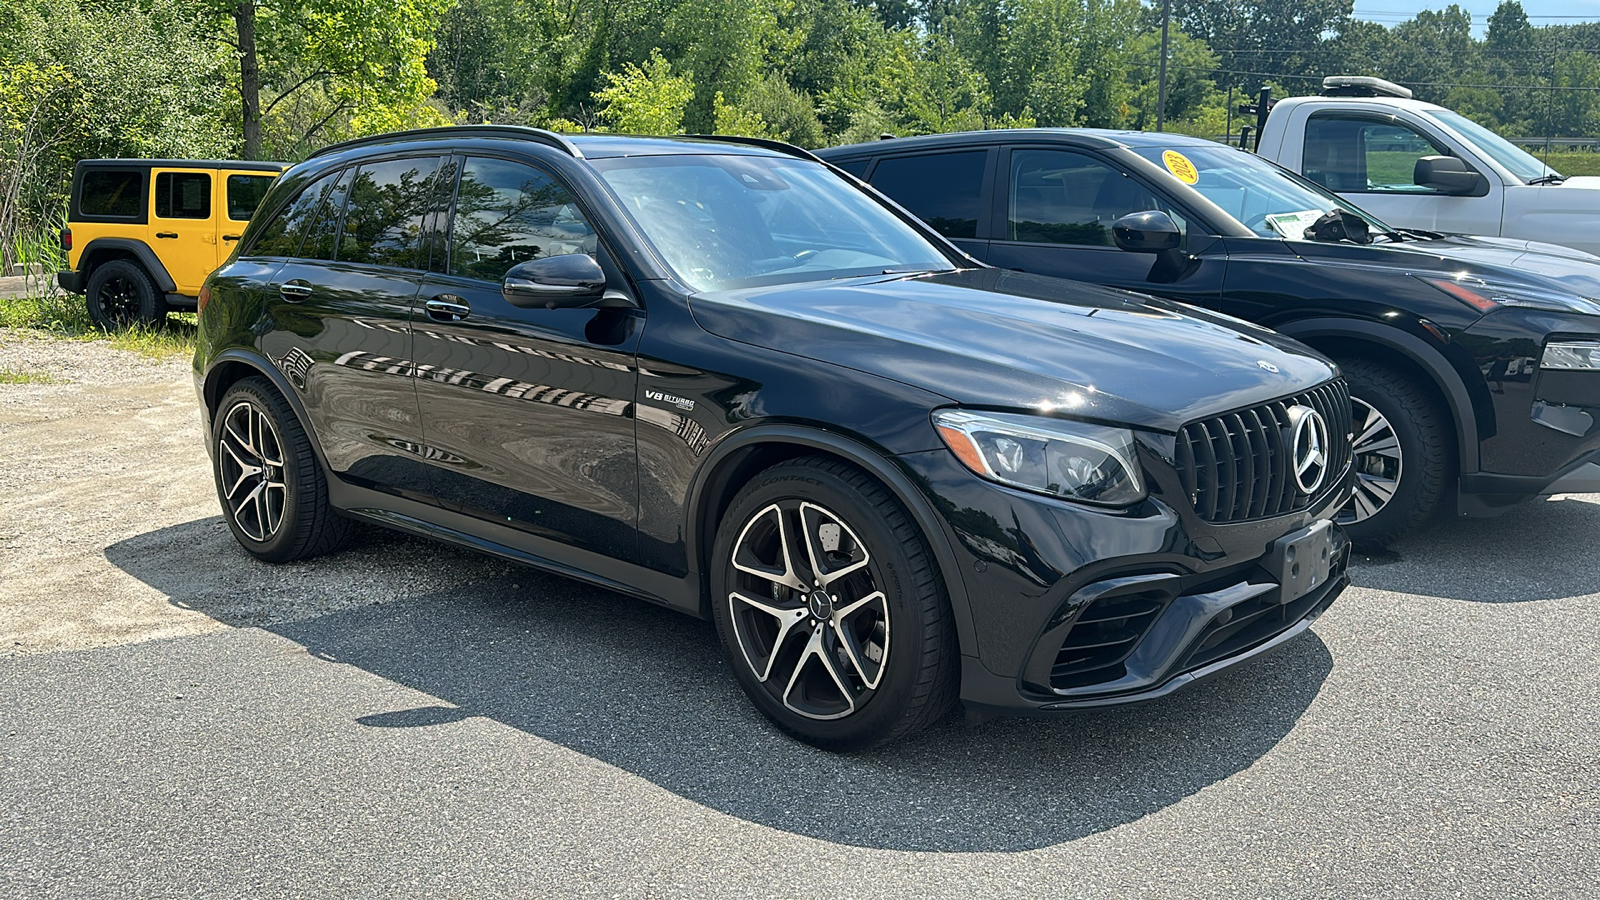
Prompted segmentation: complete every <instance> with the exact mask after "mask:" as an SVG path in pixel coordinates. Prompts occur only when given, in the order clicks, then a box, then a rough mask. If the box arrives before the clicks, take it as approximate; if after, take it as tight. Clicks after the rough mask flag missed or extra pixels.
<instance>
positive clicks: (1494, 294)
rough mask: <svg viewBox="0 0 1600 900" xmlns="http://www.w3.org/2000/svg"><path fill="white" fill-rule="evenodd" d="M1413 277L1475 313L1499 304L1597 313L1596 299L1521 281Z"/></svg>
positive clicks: (1598, 309)
mask: <svg viewBox="0 0 1600 900" xmlns="http://www.w3.org/2000/svg"><path fill="white" fill-rule="evenodd" d="M1416 277H1417V278H1420V279H1422V280H1423V281H1425V282H1427V283H1428V284H1431V285H1433V286H1434V287H1436V288H1438V289H1439V290H1441V291H1444V292H1445V293H1446V294H1449V295H1450V296H1452V297H1454V298H1456V299H1457V300H1460V301H1461V302H1462V303H1465V304H1467V305H1468V306H1471V307H1472V308H1473V309H1476V310H1478V311H1479V312H1485V313H1487V312H1493V311H1494V310H1496V309H1498V308H1500V307H1502V306H1523V307H1527V308H1529V309H1548V310H1552V311H1555V312H1576V313H1585V314H1587V315H1591V316H1600V301H1597V300H1594V299H1593V298H1590V297H1584V296H1581V295H1578V294H1569V293H1564V292H1562V291H1552V290H1546V289H1544V288H1537V287H1531V286H1529V285H1523V284H1500V283H1498V282H1493V281H1484V280H1483V279H1481V278H1472V277H1470V276H1462V277H1460V278H1440V277H1434V276H1423V275H1418V276H1416Z"/></svg>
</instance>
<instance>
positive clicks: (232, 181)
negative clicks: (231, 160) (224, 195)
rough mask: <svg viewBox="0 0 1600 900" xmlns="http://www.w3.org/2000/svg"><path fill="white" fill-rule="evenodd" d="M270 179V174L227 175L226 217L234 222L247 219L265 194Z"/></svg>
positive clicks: (271, 179) (269, 184)
mask: <svg viewBox="0 0 1600 900" xmlns="http://www.w3.org/2000/svg"><path fill="white" fill-rule="evenodd" d="M272 181H273V178H272V176H271V175H229V176H228V182H227V187H228V218H230V219H232V220H233V221H235V222H247V221H249V220H250V217H251V216H253V215H255V212H256V208H257V207H259V206H260V205H261V200H262V198H263V197H265V196H267V189H268V188H270V187H272Z"/></svg>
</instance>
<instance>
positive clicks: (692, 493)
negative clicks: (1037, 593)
mask: <svg viewBox="0 0 1600 900" xmlns="http://www.w3.org/2000/svg"><path fill="white" fill-rule="evenodd" d="M773 444H781V445H788V446H790V447H802V448H809V449H813V450H819V451H822V452H824V453H827V454H829V455H832V456H836V457H839V458H841V459H843V460H845V461H846V462H849V463H850V464H852V465H855V466H858V467H860V468H861V469H862V470H863V471H865V472H867V473H868V474H869V475H871V476H872V477H873V478H876V479H877V480H878V482H879V483H881V484H882V485H883V486H884V487H886V488H888V490H889V493H891V494H892V495H894V498H895V499H896V500H898V501H900V505H901V506H903V507H904V508H905V510H906V512H908V513H910V515H911V518H912V521H914V522H915V523H916V525H917V528H918V530H920V531H921V532H922V535H923V537H924V539H925V540H927V542H928V548H929V549H930V550H932V551H933V558H934V562H935V564H937V565H938V567H939V580H940V581H941V582H942V583H943V584H944V586H945V593H946V596H948V597H949V598H950V611H951V613H952V614H953V615H954V618H955V625H956V637H957V641H958V642H959V646H960V652H961V655H962V656H973V657H975V656H977V655H978V641H977V632H976V629H975V628H974V627H973V624H972V605H971V602H970V601H969V600H968V597H967V588H966V582H965V581H964V580H963V579H962V577H961V568H960V565H959V563H958V562H957V560H956V554H955V550H954V548H953V547H952V546H951V544H950V538H949V536H948V534H947V533H946V531H945V528H944V526H943V525H942V524H941V519H940V518H939V517H938V516H937V515H935V513H934V511H933V506H932V504H930V503H929V502H928V499H927V498H926V497H925V496H924V495H923V494H922V492H921V491H919V490H918V489H917V487H916V485H915V484H914V483H913V482H912V480H911V478H910V477H909V476H908V475H907V474H906V473H905V471H904V470H902V469H901V468H900V467H899V466H896V465H895V464H894V462H893V459H892V458H891V457H888V456H885V455H884V454H883V453H881V452H879V451H877V450H874V449H872V448H871V447H870V446H868V445H867V444H865V443H862V442H861V441H858V440H856V439H854V438H850V437H845V436H844V435H841V434H838V433H835V432H831V431H826V430H824V429H822V428H817V427H808V426H804V425H792V424H783V425H779V424H773V425H753V426H750V427H748V428H745V429H743V430H741V431H738V432H735V433H734V434H732V435H729V436H728V437H726V438H723V439H722V440H721V441H719V442H717V444H716V445H715V446H713V447H712V449H711V451H710V453H708V454H707V456H706V458H705V459H704V460H702V461H701V463H700V465H699V467H698V468H697V469H696V470H695V473H694V477H693V479H692V480H691V481H690V485H689V497H688V517H687V520H686V521H685V523H684V536H685V549H686V550H687V555H686V562H687V563H688V568H689V572H690V577H691V578H692V579H695V580H698V581H699V583H700V584H701V585H702V586H703V587H702V590H704V591H706V592H707V593H706V594H704V595H703V596H702V603H709V602H710V595H709V590H710V586H709V582H708V581H707V580H706V578H705V577H704V575H705V573H704V572H703V571H701V570H702V568H703V566H702V565H701V562H702V560H704V559H705V554H706V553H707V552H709V550H710V547H709V546H708V544H707V543H706V541H704V540H703V531H702V526H706V525H708V526H710V528H709V529H706V530H708V531H709V532H710V534H711V535H712V538H713V539H714V537H715V534H716V528H715V526H716V523H715V522H710V521H707V518H708V516H709V514H710V513H711V510H709V509H708V508H707V503H708V501H709V500H710V497H709V495H710V494H711V493H713V492H716V493H720V492H721V487H722V485H721V484H719V482H720V481H721V478H722V477H725V476H726V475H728V474H731V470H732V468H733V466H732V465H729V463H734V462H736V461H737V458H738V457H739V456H740V455H741V451H746V450H753V449H756V448H758V447H760V446H762V445H773ZM701 611H702V613H705V612H708V610H706V609H702V610H701ZM707 618H709V616H707Z"/></svg>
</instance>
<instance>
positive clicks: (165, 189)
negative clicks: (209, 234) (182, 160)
mask: <svg viewBox="0 0 1600 900" xmlns="http://www.w3.org/2000/svg"><path fill="white" fill-rule="evenodd" d="M156 218H158V219H209V218H211V176H210V175H207V174H205V173H204V172H162V173H160V174H158V175H156Z"/></svg>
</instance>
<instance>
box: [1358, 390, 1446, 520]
mask: <svg viewBox="0 0 1600 900" xmlns="http://www.w3.org/2000/svg"><path fill="white" fill-rule="evenodd" d="M1339 365H1340V367H1341V368H1342V369H1344V377H1345V380H1346V381H1348V382H1349V384H1350V397H1351V406H1352V407H1353V412H1354V425H1355V429H1354V434H1355V438H1356V447H1355V448H1354V449H1355V452H1356V457H1355V466H1356V487H1355V496H1354V497H1353V498H1352V499H1351V501H1350V503H1349V504H1348V505H1347V506H1346V507H1345V508H1344V510H1343V511H1342V512H1341V513H1340V515H1339V523H1340V524H1341V525H1343V526H1344V529H1345V532H1346V533H1347V534H1349V535H1350V538H1351V540H1353V541H1354V542H1355V543H1356V544H1357V545H1358V546H1361V547H1368V548H1375V547H1383V546H1385V545H1387V544H1389V543H1391V542H1392V541H1394V540H1396V539H1398V538H1400V537H1402V536H1404V535H1406V534H1409V533H1411V532H1412V531H1414V530H1416V529H1417V528H1420V527H1421V526H1422V525H1423V524H1424V523H1426V522H1427V521H1428V519H1430V518H1431V517H1432V516H1433V514H1434V513H1435V512H1436V511H1437V510H1438V508H1439V502H1440V500H1442V499H1443V498H1444V493H1445V488H1446V486H1447V485H1449V483H1450V478H1451V476H1452V475H1453V474H1454V472H1455V466H1456V447H1455V431H1454V429H1453V428H1452V427H1451V422H1450V418H1449V416H1448V415H1447V414H1446V413H1445V412H1444V411H1443V410H1441V409H1440V407H1439V404H1438V402H1437V401H1436V400H1435V398H1434V396H1433V393H1432V392H1431V391H1429V390H1428V389H1427V388H1425V387H1423V386H1422V385H1420V384H1418V383H1417V382H1416V381H1415V380H1413V379H1412V378H1410V377H1409V376H1407V375H1406V374H1405V373H1403V372H1400V371H1398V370H1396V369H1393V368H1391V367H1389V366H1386V365H1384V364H1382V363H1378V362H1374V361H1372V360H1368V359H1348V360H1341V361H1340V363H1339ZM1378 417H1381V421H1380V420H1379V418H1378ZM1385 428H1387V432H1388V433H1389V434H1392V438H1393V440H1392V441H1391V440H1389V439H1388V438H1387V437H1385ZM1364 437H1365V438H1366V440H1363V438H1364ZM1391 445H1392V447H1393V448H1397V449H1398V456H1395V455H1394V454H1393V452H1392V449H1391ZM1391 491H1392V493H1389V492H1391ZM1386 493H1388V496H1387V499H1385V496H1384V495H1385V494H1386Z"/></svg>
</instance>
